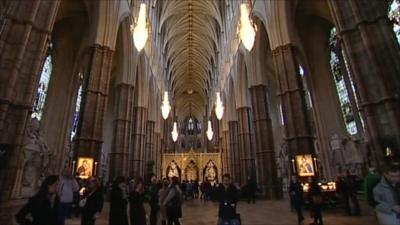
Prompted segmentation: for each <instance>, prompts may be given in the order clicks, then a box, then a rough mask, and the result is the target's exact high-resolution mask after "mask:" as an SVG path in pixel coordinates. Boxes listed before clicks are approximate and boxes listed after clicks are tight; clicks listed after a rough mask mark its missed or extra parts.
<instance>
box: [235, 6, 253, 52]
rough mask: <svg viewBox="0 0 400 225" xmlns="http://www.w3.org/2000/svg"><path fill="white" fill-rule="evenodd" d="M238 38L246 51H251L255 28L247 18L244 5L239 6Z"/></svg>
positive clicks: (246, 8) (246, 9) (247, 14)
mask: <svg viewBox="0 0 400 225" xmlns="http://www.w3.org/2000/svg"><path fill="white" fill-rule="evenodd" d="M239 36H240V39H241V40H242V42H243V45H244V47H245V48H246V49H247V50H248V51H251V49H252V48H253V45H254V40H255V36H256V28H255V27H254V26H253V22H252V21H251V20H250V18H249V10H248V7H247V4H246V3H242V4H240V27H239Z"/></svg>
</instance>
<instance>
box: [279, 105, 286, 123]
mask: <svg viewBox="0 0 400 225" xmlns="http://www.w3.org/2000/svg"><path fill="white" fill-rule="evenodd" d="M279 117H280V119H281V125H282V126H283V125H285V120H284V119H283V109H282V104H279Z"/></svg>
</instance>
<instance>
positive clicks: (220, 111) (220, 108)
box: [215, 92, 224, 120]
mask: <svg viewBox="0 0 400 225" xmlns="http://www.w3.org/2000/svg"><path fill="white" fill-rule="evenodd" d="M215 115H216V116H217V119H218V120H221V119H222V116H223V115H224V105H223V104H222V100H221V94H220V93H219V92H217V100H216V101H215Z"/></svg>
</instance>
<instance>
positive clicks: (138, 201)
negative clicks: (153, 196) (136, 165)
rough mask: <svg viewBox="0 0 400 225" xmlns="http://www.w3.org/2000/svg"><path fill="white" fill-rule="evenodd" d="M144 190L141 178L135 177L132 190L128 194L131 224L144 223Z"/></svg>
mask: <svg viewBox="0 0 400 225" xmlns="http://www.w3.org/2000/svg"><path fill="white" fill-rule="evenodd" d="M144 199H145V191H144V184H143V179H142V178H138V179H135V185H134V186H133V190H132V191H131V193H130V194H129V204H130V213H129V215H130V217H131V225H146V210H145V209H144Z"/></svg>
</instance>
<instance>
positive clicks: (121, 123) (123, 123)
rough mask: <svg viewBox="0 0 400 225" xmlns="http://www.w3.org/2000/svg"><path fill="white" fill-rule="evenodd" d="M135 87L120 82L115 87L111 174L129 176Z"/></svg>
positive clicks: (112, 175) (111, 177)
mask: <svg viewBox="0 0 400 225" xmlns="http://www.w3.org/2000/svg"><path fill="white" fill-rule="evenodd" d="M133 95H134V87H133V86H132V85H129V84H118V85H117V86H116V87H115V101H114V102H115V114H114V115H115V116H114V122H113V135H114V138H113V142H112V147H111V150H110V165H109V168H110V176H109V178H110V179H111V180H113V179H114V178H115V177H117V176H128V175H129V174H128V173H129V158H130V151H129V149H130V146H131V132H132V131H131V128H132V114H133V112H132V109H133V107H132V105H133Z"/></svg>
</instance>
